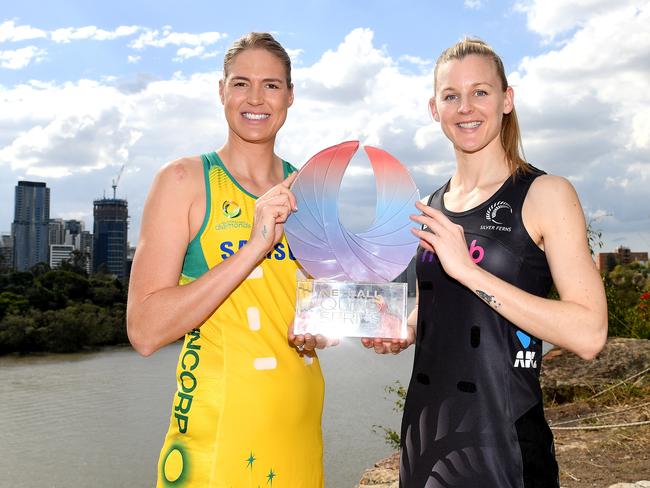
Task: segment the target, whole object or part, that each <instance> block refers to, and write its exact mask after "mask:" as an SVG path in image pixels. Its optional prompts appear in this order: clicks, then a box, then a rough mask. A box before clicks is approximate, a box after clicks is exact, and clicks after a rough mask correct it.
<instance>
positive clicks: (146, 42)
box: [129, 28, 227, 49]
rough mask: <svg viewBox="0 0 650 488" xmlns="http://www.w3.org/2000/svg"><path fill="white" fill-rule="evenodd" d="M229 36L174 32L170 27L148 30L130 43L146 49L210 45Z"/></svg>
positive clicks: (209, 33)
mask: <svg viewBox="0 0 650 488" xmlns="http://www.w3.org/2000/svg"><path fill="white" fill-rule="evenodd" d="M225 37H227V36H226V34H223V33H220V32H203V33H200V34H191V33H187V32H172V31H171V30H170V29H167V28H166V29H164V30H163V32H162V33H161V32H159V31H158V30H146V31H145V32H143V33H142V34H140V36H139V37H138V38H137V39H134V40H133V41H131V43H130V44H129V47H132V48H134V49H144V48H145V47H147V46H150V47H166V46H169V45H172V46H194V47H196V46H209V45H212V44H216V43H217V42H218V41H220V40H221V39H223V38H225Z"/></svg>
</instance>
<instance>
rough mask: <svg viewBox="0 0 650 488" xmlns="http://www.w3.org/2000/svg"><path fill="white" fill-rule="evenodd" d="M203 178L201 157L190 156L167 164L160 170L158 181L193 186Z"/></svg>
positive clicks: (157, 176)
mask: <svg viewBox="0 0 650 488" xmlns="http://www.w3.org/2000/svg"><path fill="white" fill-rule="evenodd" d="M202 178H203V164H202V162H201V156H188V157H183V158H179V159H175V160H173V161H170V162H168V163H166V164H165V165H164V166H163V167H162V168H160V169H159V170H158V173H157V174H156V179H157V180H161V181H162V182H165V183H170V184H172V183H173V184H191V183H192V182H194V181H195V180H197V179H198V180H201V179H202Z"/></svg>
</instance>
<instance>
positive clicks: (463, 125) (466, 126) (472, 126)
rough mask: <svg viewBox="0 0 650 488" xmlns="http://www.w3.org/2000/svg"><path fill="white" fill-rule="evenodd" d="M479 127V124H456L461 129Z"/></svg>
mask: <svg viewBox="0 0 650 488" xmlns="http://www.w3.org/2000/svg"><path fill="white" fill-rule="evenodd" d="M479 125H481V123H480V122H461V123H460V124H458V126H459V127H461V128H463V129H473V128H475V127H478V126H479Z"/></svg>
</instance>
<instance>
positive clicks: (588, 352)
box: [576, 318, 607, 361]
mask: <svg viewBox="0 0 650 488" xmlns="http://www.w3.org/2000/svg"><path fill="white" fill-rule="evenodd" d="M599 322H600V323H599V324H598V325H597V326H595V327H594V328H593V330H592V331H591V333H589V334H585V339H586V340H585V341H584V342H583V344H582V347H581V348H580V350H579V351H576V354H578V356H580V357H581V358H582V359H585V360H587V361H591V360H593V359H596V356H598V353H599V352H600V351H602V349H603V347H605V343H606V342H607V318H604V319H603V320H601V321H599Z"/></svg>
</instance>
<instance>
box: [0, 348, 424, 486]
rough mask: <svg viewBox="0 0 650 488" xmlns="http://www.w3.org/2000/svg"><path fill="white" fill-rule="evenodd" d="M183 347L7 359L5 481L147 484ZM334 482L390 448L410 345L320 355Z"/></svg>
mask: <svg viewBox="0 0 650 488" xmlns="http://www.w3.org/2000/svg"><path fill="white" fill-rule="evenodd" d="M179 348H180V344H173V345H171V346H168V347H166V348H164V349H162V350H160V351H158V352H157V353H156V354H154V355H152V356H151V357H149V358H143V357H140V356H139V355H138V354H137V353H135V352H134V351H133V350H132V349H131V348H129V347H119V348H111V349H106V350H103V351H100V352H93V353H83V354H68V355H43V356H28V357H15V356H11V357H1V358H0V375H1V376H0V377H1V378H2V379H1V380H0V393H1V395H2V403H3V405H4V407H2V415H1V416H0V432H2V434H1V439H2V440H1V442H0V454H1V455H0V486H7V487H12V488H35V487H38V488H63V487H66V488H69V487H92V488H148V487H153V486H155V477H156V463H157V458H158V452H159V449H160V447H161V444H162V441H163V436H164V434H165V430H166V428H167V423H168V419H169V414H170V408H171V403H172V397H173V393H174V391H175V378H174V371H175V367H176V360H177V356H178V351H179ZM319 355H320V358H321V366H322V369H323V374H324V376H325V380H326V392H325V408H324V413H323V435H324V444H325V473H326V486H327V488H353V487H354V486H355V484H356V483H357V482H358V481H359V478H360V476H361V473H362V472H363V470H364V469H365V468H366V467H370V466H372V464H373V463H374V462H375V461H377V460H378V459H379V458H381V457H383V456H385V455H387V454H389V453H390V449H389V447H388V446H387V445H386V444H385V443H384V441H383V438H382V437H381V435H379V434H375V433H373V432H372V425H373V424H381V425H386V426H390V427H393V428H398V426H399V414H397V413H395V412H393V411H392V406H393V404H392V401H389V400H387V399H385V396H386V394H385V392H384V386H386V385H388V384H391V383H393V382H394V381H395V380H401V381H402V383H403V384H404V385H406V384H407V383H408V378H409V375H410V369H411V364H412V360H413V348H409V350H407V351H405V352H403V353H402V354H400V355H399V356H392V355H388V356H378V355H376V354H374V353H373V352H371V351H368V350H365V349H363V347H362V346H361V345H360V344H359V341H358V340H355V339H346V340H344V341H343V342H342V343H341V344H340V345H338V346H336V347H333V348H330V349H326V350H324V351H322V352H321V353H320V354H319Z"/></svg>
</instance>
